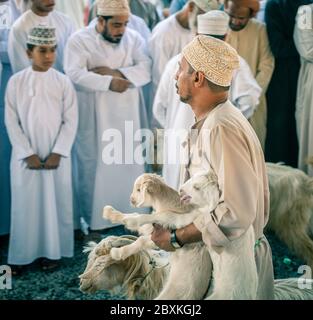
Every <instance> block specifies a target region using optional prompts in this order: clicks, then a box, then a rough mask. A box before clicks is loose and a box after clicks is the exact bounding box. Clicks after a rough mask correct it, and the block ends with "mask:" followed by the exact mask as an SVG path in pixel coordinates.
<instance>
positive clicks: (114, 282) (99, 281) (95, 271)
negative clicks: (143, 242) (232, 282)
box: [80, 236, 313, 300]
mask: <svg viewBox="0 0 313 320" xmlns="http://www.w3.org/2000/svg"><path fill="white" fill-rule="evenodd" d="M136 239H137V238H136V237H134V236H120V237H119V236H109V237H107V238H105V239H103V240H102V241H101V242H99V243H98V244H96V243H94V242H93V243H89V245H88V247H87V248H86V249H85V252H90V253H89V256H88V264H87V267H86V269H85V271H84V273H83V274H82V275H81V276H80V290H81V291H82V292H85V293H95V292H97V291H99V290H106V291H108V292H109V293H111V294H117V293H120V294H123V295H124V296H125V297H126V298H127V299H142V300H151V299H154V298H155V297H157V296H158V295H159V293H160V291H161V290H162V288H163V286H164V285H165V284H166V282H167V278H168V276H169V272H170V270H169V263H168V260H167V258H166V257H164V255H163V254H162V251H161V250H159V251H156V250H142V251H140V252H137V253H136V254H134V255H132V256H129V257H128V258H127V259H125V260H114V259H112V257H111V255H110V251H111V250H112V248H114V247H121V246H127V245H129V244H131V243H133V242H134V241H136ZM186 264H187V263H186ZM241 273H242V270H241ZM180 280H181V279H180ZM306 285H307V288H304V289H300V288H299V279H296V278H290V279H280V280H275V287H274V293H275V300H313V290H312V285H313V283H312V280H306ZM310 286H311V289H310V288H309V287H310Z"/></svg>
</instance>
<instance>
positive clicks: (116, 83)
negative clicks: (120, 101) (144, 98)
mask: <svg viewBox="0 0 313 320" xmlns="http://www.w3.org/2000/svg"><path fill="white" fill-rule="evenodd" d="M130 85H131V82H130V81H128V80H125V79H122V78H115V77H113V79H112V81H111V83H110V87H109V89H110V90H111V91H114V92H119V93H122V92H125V91H126V90H127V89H128V88H129V87H130Z"/></svg>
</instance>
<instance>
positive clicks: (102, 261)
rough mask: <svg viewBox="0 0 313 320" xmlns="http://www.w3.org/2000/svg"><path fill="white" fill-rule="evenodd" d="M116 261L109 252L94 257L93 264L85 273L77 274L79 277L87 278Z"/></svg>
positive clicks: (97, 273) (94, 275)
mask: <svg viewBox="0 0 313 320" xmlns="http://www.w3.org/2000/svg"><path fill="white" fill-rule="evenodd" d="M114 263H116V261H115V260H113V259H112V258H111V256H110V255H109V254H107V255H105V256H101V257H99V258H97V259H96V261H95V263H94V264H93V266H92V267H91V268H90V269H89V270H88V271H87V272H85V273H83V274H82V275H80V276H79V278H80V279H88V278H91V277H96V276H97V275H99V274H100V273H101V272H102V271H103V270H104V269H105V268H107V267H109V266H110V265H112V264H114Z"/></svg>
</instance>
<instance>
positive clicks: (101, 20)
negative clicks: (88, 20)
mask: <svg viewBox="0 0 313 320" xmlns="http://www.w3.org/2000/svg"><path fill="white" fill-rule="evenodd" d="M105 24H106V21H105V20H104V19H103V17H101V16H99V17H98V25H100V27H101V29H102V28H105ZM101 31H102V30H101Z"/></svg>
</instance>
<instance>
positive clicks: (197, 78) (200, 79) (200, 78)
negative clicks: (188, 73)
mask: <svg viewBox="0 0 313 320" xmlns="http://www.w3.org/2000/svg"><path fill="white" fill-rule="evenodd" d="M193 77H194V79H193V80H194V83H195V87H197V88H200V87H202V86H203V85H204V83H205V80H206V78H205V76H204V74H203V72H200V71H196V72H194V75H193Z"/></svg>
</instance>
